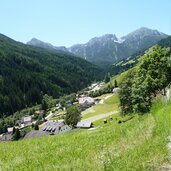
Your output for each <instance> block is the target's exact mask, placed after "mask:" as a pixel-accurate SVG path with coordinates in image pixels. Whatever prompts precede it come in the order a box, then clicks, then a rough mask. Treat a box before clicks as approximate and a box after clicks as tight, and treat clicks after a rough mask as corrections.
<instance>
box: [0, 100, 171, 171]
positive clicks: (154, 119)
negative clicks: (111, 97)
mask: <svg viewBox="0 0 171 171" xmlns="http://www.w3.org/2000/svg"><path fill="white" fill-rule="evenodd" d="M170 111H171V103H170V104H168V105H163V104H161V103H159V102H156V103H155V104H154V105H153V108H152V110H151V114H146V115H144V116H138V115H135V117H134V118H133V119H132V120H129V121H127V122H125V123H122V124H118V120H116V118H118V119H124V118H122V117H121V116H118V114H117V115H115V116H116V118H115V117H114V119H113V121H111V122H108V124H103V123H102V122H101V121H102V120H101V121H99V123H98V122H96V123H95V124H96V125H99V124H101V126H103V128H98V129H96V130H92V131H88V130H79V129H78V130H75V131H71V132H70V133H66V134H60V135H56V136H49V137H43V138H39V139H31V140H22V141H18V142H9V143H1V144H0V170H2V171H6V170H10V171H11V170H15V171H18V170H19V171H20V170H24V171H27V170H29V171H34V170H35V171H37V170H39V171H43V170H46V171H51V170H59V171H65V170H74V171H75V170H76V171H77V170H78V171H84V170H90V171H94V170H97V171H101V170H116V171H122V170H123V171H125V170H128V171H129V170H130V171H137V170H138V171H139V170H142V171H143V170H144V171H147V170H161V166H162V165H163V164H164V163H168V159H169V158H168V151H167V148H166V145H167V136H168V135H169V133H170V129H171V124H170V123H171V114H170ZM127 117H128V116H127Z"/></svg>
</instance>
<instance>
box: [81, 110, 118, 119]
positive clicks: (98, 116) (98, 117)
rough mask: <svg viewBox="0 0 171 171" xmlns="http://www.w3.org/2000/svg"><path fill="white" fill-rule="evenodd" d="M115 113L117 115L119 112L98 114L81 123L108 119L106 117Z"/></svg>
mask: <svg viewBox="0 0 171 171" xmlns="http://www.w3.org/2000/svg"><path fill="white" fill-rule="evenodd" d="M116 113H119V111H117V110H115V111H112V112H108V113H104V114H99V115H97V116H92V117H90V118H87V119H83V120H82V121H90V122H94V121H97V120H99V119H102V118H105V117H108V116H110V115H113V114H116Z"/></svg>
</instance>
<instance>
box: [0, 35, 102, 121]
mask: <svg viewBox="0 0 171 171" xmlns="http://www.w3.org/2000/svg"><path fill="white" fill-rule="evenodd" d="M0 61H1V62H0V104H1V107H0V118H1V117H2V115H10V114H12V113H14V112H15V111H17V110H20V109H22V108H25V107H26V106H31V105H32V104H36V103H40V102H41V99H42V96H43V94H45V93H46V94H48V95H51V96H53V97H55V98H57V97H59V96H61V95H64V94H69V93H71V92H76V91H78V90H80V89H82V88H84V87H86V86H87V85H88V84H90V83H91V81H93V80H95V79H99V78H100V76H101V70H100V69H98V68H97V67H96V66H94V65H93V64H90V63H89V62H87V61H85V60H83V59H80V58H78V57H76V56H74V55H71V54H69V53H64V52H56V53H55V52H51V51H47V50H45V49H41V48H36V47H33V46H29V45H25V44H22V43H19V42H16V41H14V40H12V39H10V38H8V37H6V36H4V35H1V34H0Z"/></svg>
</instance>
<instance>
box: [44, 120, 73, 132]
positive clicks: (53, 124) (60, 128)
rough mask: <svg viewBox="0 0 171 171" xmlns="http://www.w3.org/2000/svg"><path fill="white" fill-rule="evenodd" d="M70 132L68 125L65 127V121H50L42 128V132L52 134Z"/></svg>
mask: <svg viewBox="0 0 171 171" xmlns="http://www.w3.org/2000/svg"><path fill="white" fill-rule="evenodd" d="M70 130H71V128H70V127H69V126H68V125H65V124H64V122H63V121H48V122H46V123H45V124H44V126H43V128H42V131H46V132H48V133H50V134H58V133H62V132H67V131H70Z"/></svg>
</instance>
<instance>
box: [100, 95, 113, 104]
mask: <svg viewBox="0 0 171 171" xmlns="http://www.w3.org/2000/svg"><path fill="white" fill-rule="evenodd" d="M112 96H113V94H110V95H108V96H106V97H105V98H103V99H102V100H100V101H99V104H104V100H107V99H108V98H110V97H112Z"/></svg>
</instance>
